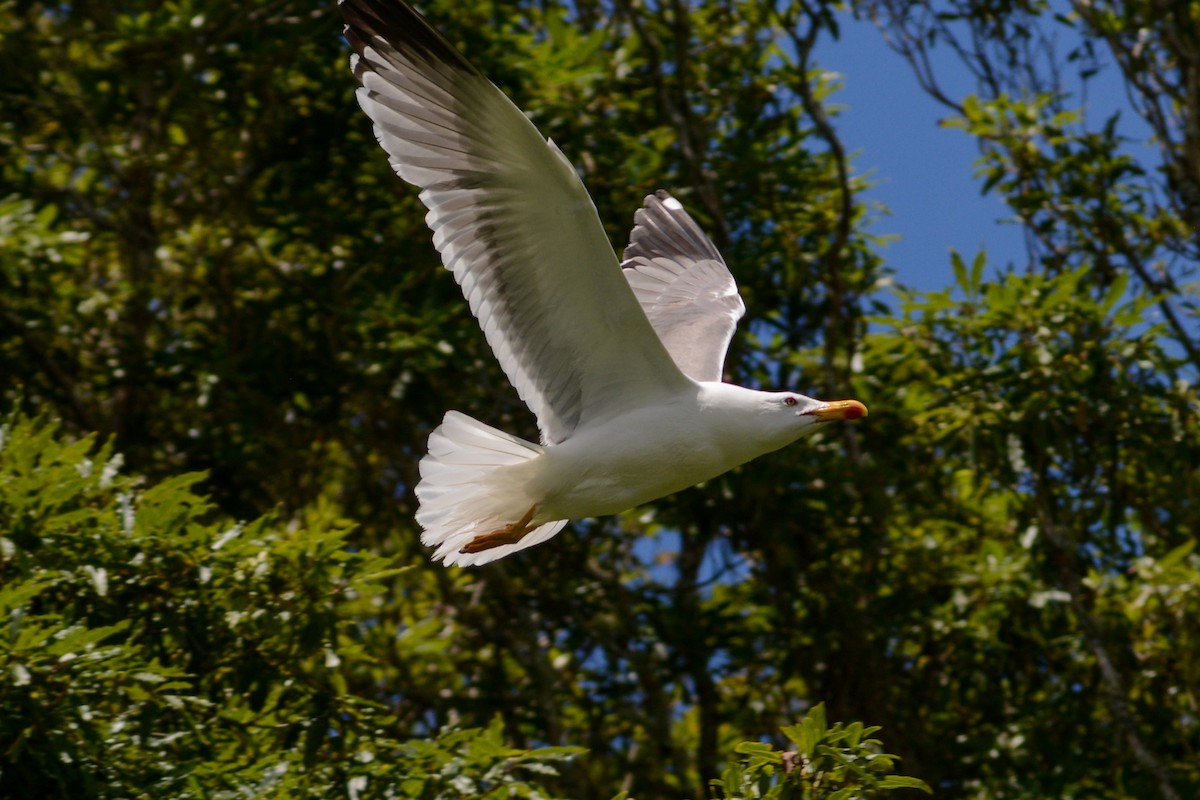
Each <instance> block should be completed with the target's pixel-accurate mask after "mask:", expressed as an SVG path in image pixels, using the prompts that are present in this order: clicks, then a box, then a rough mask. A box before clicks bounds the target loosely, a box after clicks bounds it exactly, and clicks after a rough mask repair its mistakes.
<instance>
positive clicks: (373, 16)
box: [338, 0, 479, 75]
mask: <svg viewBox="0 0 1200 800" xmlns="http://www.w3.org/2000/svg"><path fill="white" fill-rule="evenodd" d="M338 8H339V9H340V10H341V12H342V19H344V20H345V21H346V29H345V32H346V40H347V41H349V42H350V46H351V47H352V48H354V51H355V52H356V53H358V54H359V55H360V56H361V55H362V52H363V49H364V48H366V47H372V46H378V43H377V41H378V40H383V41H384V42H386V43H388V45H390V46H391V47H394V48H396V49H397V50H403V51H407V52H410V53H412V54H413V55H415V56H417V57H419V58H420V59H421V60H422V61H424V62H426V63H429V64H445V65H448V66H450V67H453V68H454V69H455V70H461V71H464V72H469V73H471V74H472V75H478V74H479V72H478V70H476V69H475V67H473V66H472V65H471V62H469V61H467V59H466V58H464V57H463V55H462V53H460V52H458V50H457V49H455V47H454V45H452V44H450V42H448V41H447V40H446V38H445V37H444V36H442V35H441V34H440V33H438V32H437V31H436V30H435V29H434V28H433V27H432V26H431V25H430V24H429V23H428V22H426V21H425V17H423V16H421V14H419V13H418V12H417V10H416V9H414V8H413V7H412V6H410V5H409V4H408V3H405V2H402V1H401V0H338Z"/></svg>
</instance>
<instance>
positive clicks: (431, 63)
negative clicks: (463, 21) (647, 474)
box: [340, 0, 688, 444]
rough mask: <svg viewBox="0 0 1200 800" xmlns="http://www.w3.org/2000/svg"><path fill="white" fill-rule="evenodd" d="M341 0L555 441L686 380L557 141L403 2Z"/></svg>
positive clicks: (442, 230) (524, 390) (373, 107)
mask: <svg viewBox="0 0 1200 800" xmlns="http://www.w3.org/2000/svg"><path fill="white" fill-rule="evenodd" d="M340 6H341V10H342V16H343V17H344V18H345V20H346V39H347V40H348V41H349V42H350V45H351V47H353V48H354V51H355V55H354V56H352V57H351V67H352V69H353V71H354V75H355V77H357V78H358V80H359V82H360V83H361V84H362V88H360V89H359V90H358V102H359V104H360V105H361V106H362V108H363V110H364V111H366V112H367V115H368V116H369V117H370V118H371V120H372V121H373V122H374V123H375V135H376V137H377V138H378V139H379V143H380V144H381V145H382V146H383V149H384V150H386V151H387V153H388V155H389V156H390V157H391V163H392V167H393V168H394V169H395V170H396V172H397V173H398V174H399V175H400V177H401V178H403V179H404V180H406V181H408V182H409V183H413V184H416V185H417V186H419V187H420V188H421V195H420V197H421V202H423V203H424V204H425V206H426V207H427V208H428V209H429V213H428V214H427V215H426V217H425V220H426V222H427V223H428V224H429V227H430V228H432V229H433V242H434V245H435V246H436V247H437V249H438V251H439V252H440V253H441V255H442V263H443V264H445V266H446V268H447V269H448V270H450V271H451V272H453V273H454V278H455V280H457V281H458V283H459V285H460V286H461V287H462V292H463V295H464V296H465V297H466V299H467V302H468V303H469V304H470V306H471V311H472V312H473V313H474V314H475V316H476V317H477V318H478V320H479V324H480V327H482V328H483V332H484V334H485V335H486V337H487V341H488V344H489V345H491V347H492V351H493V352H494V353H495V354H496V358H497V360H499V362H500V366H501V367H503V369H504V372H505V374H506V375H508V379H509V380H510V381H511V382H512V384H513V386H514V387H516V389H517V393H518V394H519V395H520V396H521V399H522V400H524V401H525V403H526V404H527V405H528V406H529V407H530V409H532V410H533V413H534V414H535V415H536V416H537V420H538V427H539V428H540V429H541V432H542V439H543V441H544V442H545V443H547V444H554V443H557V442H560V441H562V440H563V439H565V438H567V437H568V436H569V435H570V434H571V432H572V431H574V430H575V429H576V428H577V427H579V426H580V425H584V424H587V423H589V422H592V421H598V420H600V419H604V418H608V417H611V416H614V415H616V414H618V413H620V412H621V411H624V410H627V409H631V408H634V407H638V406H642V405H645V404H647V403H651V402H654V401H655V400H656V399H657V398H661V397H663V396H665V395H668V394H671V393H674V392H676V391H679V390H681V389H683V388H684V387H685V386H687V385H688V381H687V378H685V377H684V376H683V374H682V373H681V372H680V371H679V369H678V368H677V367H676V366H675V363H674V362H673V361H672V360H671V357H670V355H669V354H668V353H667V351H666V349H665V348H664V346H663V344H662V343H661V342H660V341H659V338H658V337H657V336H655V334H654V330H653V329H652V328H651V326H650V323H649V322H648V321H647V319H646V315H645V314H644V313H643V312H642V309H641V308H640V307H639V306H638V303H637V300H636V298H635V297H634V296H633V293H632V292H631V291H630V289H629V285H628V284H627V283H626V281H625V280H624V278H623V277H622V276H621V271H620V269H619V264H618V262H617V257H616V254H615V253H614V252H613V249H612V245H611V244H609V242H608V239H607V238H606V236H605V234H604V229H603V227H602V226H601V224H600V219H599V217H598V216H597V215H596V207H595V206H594V205H593V204H592V201H591V198H590V197H588V194H587V191H586V190H585V189H584V187H583V183H582V182H581V181H580V180H579V176H578V175H577V174H576V173H575V170H574V169H573V168H572V167H571V165H570V163H569V162H568V161H567V159H566V157H564V156H563V154H562V153H561V152H560V151H559V150H558V148H557V147H555V146H554V144H553V143H552V142H549V141H547V140H546V139H544V138H542V136H541V134H539V133H538V132H537V129H536V128H534V126H533V124H532V123H531V122H530V121H529V120H528V119H527V118H526V117H525V115H524V114H522V113H521V111H520V110H519V109H518V108H517V107H516V106H514V105H513V104H512V103H511V102H510V101H509V99H508V98H507V97H505V96H504V94H503V93H502V92H501V91H500V90H499V89H497V88H496V87H495V86H494V85H492V83H491V82H489V81H488V80H487V79H486V78H484V77H483V76H482V75H481V74H480V73H479V72H478V71H477V70H475V68H474V67H472V66H471V65H470V64H469V63H468V62H467V60H466V59H464V58H463V57H462V56H461V55H460V54H459V53H458V51H456V50H455V49H454V48H453V47H452V46H451V45H450V44H449V43H448V42H447V41H446V40H445V39H443V38H442V36H441V35H440V34H438V33H437V32H436V31H435V30H433V28H431V27H430V26H429V25H428V24H427V23H426V22H425V20H424V18H422V17H421V16H420V15H419V14H418V13H417V12H415V11H414V10H413V9H411V8H410V7H409V6H407V5H406V4H404V3H402V2H398V0H341V2H340Z"/></svg>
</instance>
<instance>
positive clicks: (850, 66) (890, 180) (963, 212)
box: [817, 15, 1025, 290]
mask: <svg viewBox="0 0 1200 800" xmlns="http://www.w3.org/2000/svg"><path fill="white" fill-rule="evenodd" d="M840 21H841V23H842V28H841V38H840V39H839V40H838V41H837V42H831V41H827V42H826V45H825V47H824V48H823V49H822V50H820V51H819V52H818V53H817V56H818V61H819V64H820V66H821V67H822V68H823V69H826V70H829V71H832V72H836V73H839V74H840V75H841V76H842V83H843V89H842V91H840V92H839V93H837V94H836V95H835V96H834V102H836V103H838V104H840V105H842V106H843V107H844V108H843V109H842V111H841V114H840V115H839V117H838V118H837V119H836V120H835V121H834V124H835V125H836V127H837V130H838V133H839V135H840V136H841V137H842V142H843V144H844V145H845V147H846V149H847V151H848V152H850V153H853V154H854V162H853V163H854V167H855V169H856V171H857V172H860V173H861V172H867V173H871V174H872V178H873V180H874V181H875V183H876V185H875V186H874V187H873V188H872V189H871V190H870V191H869V192H868V193H867V194H866V199H868V200H874V201H878V202H881V203H883V204H884V205H885V206H887V208H888V209H889V211H890V215H889V216H887V217H883V218H881V219H880V220H879V221H878V222H876V224H875V225H874V226H873V228H872V229H871V230H872V232H873V233H876V234H896V235H899V237H900V239H899V240H898V241H895V242H892V243H891V244H889V245H888V246H887V247H886V248H885V249H884V251H883V256H884V259H885V261H886V263H887V265H888V266H889V267H891V268H892V269H893V270H895V272H896V279H897V280H898V281H899V282H900V283H904V284H907V285H909V286H912V287H914V288H918V289H926V290H936V289H945V288H947V287H949V286H950V285H951V283H952V282H953V280H954V277H953V275H954V273H953V270H952V269H951V266H950V256H949V252H950V248H951V247H953V248H954V249H956V250H958V251H959V252H960V253H962V254H963V256H964V258H966V259H967V260H968V262H969V261H970V260H971V258H972V257H973V256H974V255H975V253H976V252H977V251H978V250H979V249H980V248H984V249H986V250H987V252H988V264H989V266H990V267H992V268H996V267H1000V266H1002V265H1004V264H1006V263H1007V262H1009V261H1016V262H1023V261H1024V258H1025V256H1024V254H1025V245H1024V240H1023V238H1022V235H1021V230H1020V228H1019V227H1017V226H1016V225H1012V224H1002V223H1000V222H998V220H1000V219H1002V218H1006V217H1008V216H1009V214H1008V210H1007V208H1006V206H1005V205H1004V203H1003V202H1002V201H1001V200H1000V199H999V198H998V197H996V196H994V195H987V196H983V195H981V194H980V192H979V187H980V182H979V181H978V180H977V179H976V178H975V177H974V167H973V164H974V162H975V160H976V158H978V156H979V151H978V149H977V148H976V146H975V141H974V139H972V138H971V137H970V136H968V135H967V134H966V133H964V132H962V131H960V130H955V129H951V128H943V127H940V126H939V124H938V121H939V120H941V119H943V118H945V117H946V116H947V115H948V113H949V112H948V110H947V109H946V108H944V107H943V106H941V105H939V104H938V103H937V102H935V101H934V100H933V99H931V98H930V97H929V96H928V95H926V94H925V93H924V92H923V91H922V90H921V88H920V87H919V86H918V85H917V80H916V78H915V77H914V76H913V73H912V70H911V69H910V68H909V66H908V64H907V63H905V61H904V59H903V58H901V57H900V56H899V55H898V54H896V53H895V52H893V51H892V50H891V48H889V47H888V46H887V45H886V44H885V42H884V40H883V36H882V35H881V34H880V33H879V31H878V30H877V29H876V28H875V26H874V25H873V24H872V23H870V22H866V21H858V20H855V19H853V17H851V16H849V15H843V16H842V18H841V20H840ZM953 66H954V65H953V64H952V63H950V62H947V67H948V68H950V69H952V68H953ZM959 69H960V70H961V67H959ZM951 74H953V73H951ZM963 88H964V89H965V88H966V87H965V86H964V87H963ZM989 271H990V270H989Z"/></svg>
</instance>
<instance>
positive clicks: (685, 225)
mask: <svg viewBox="0 0 1200 800" xmlns="http://www.w3.org/2000/svg"><path fill="white" fill-rule="evenodd" d="M633 222H634V227H633V233H632V234H630V236H629V247H627V248H625V260H624V261H623V262H622V263H621V266H622V267H624V268H625V277H626V278H627V279H628V280H629V285H630V286H631V287H632V288H633V293H634V294H635V295H637V299H638V302H639V303H641V304H642V310H643V311H645V312H646V316H647V317H648V318H649V319H650V324H651V325H653V326H654V330H655V332H657V333H658V338H660V339H662V343H663V344H664V345H666V348H667V351H668V352H669V353H670V354H671V358H673V359H675V363H676V364H678V365H679V369H681V370H683V373H684V374H685V375H687V376H689V377H691V378H692V379H694V380H697V381H719V380H721V369H722V366H723V365H724V363H725V351H726V350H728V349H729V340H730V339H732V338H733V330H734V328H735V327H737V321H738V320H739V319H741V318H742V315H743V314H745V313H746V306H745V304H744V303H742V298H741V297H740V296H739V295H738V290H737V284H736V283H734V281H733V275H731V274H729V268H728V267H726V266H725V260H724V259H723V258H721V254H720V253H718V252H717V248H716V246H715V245H714V244H713V243H712V241H711V240H710V239H709V238H708V237H707V236H705V235H704V231H702V230H700V226H699V225H697V224H696V223H695V221H694V220H693V219H692V218H691V217H690V216H688V213H687V212H686V211H684V210H683V205H682V204H681V203H680V202H679V201H678V200H676V199H675V198H674V197H671V195H669V194H667V193H666V192H664V191H662V190H661V189H660V190H659V191H658V192H657V193H655V194H652V195H650V196H649V197H647V198H646V203H645V205H644V206H643V207H642V208H639V209H638V211H637V213H636V214H635V215H634V217H633Z"/></svg>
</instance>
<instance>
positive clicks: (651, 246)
mask: <svg viewBox="0 0 1200 800" xmlns="http://www.w3.org/2000/svg"><path fill="white" fill-rule="evenodd" d="M633 222H634V227H633V231H632V232H631V233H630V237H629V245H628V246H627V247H626V248H625V255H624V260H625V261H630V260H632V259H633V258H636V257H642V258H647V259H650V258H654V257H656V256H665V257H685V258H690V259H693V260H696V261H704V260H710V261H716V262H718V263H720V264H724V263H725V260H724V259H723V258H721V253H720V251H718V250H717V247H716V245H714V244H713V243H712V240H711V239H709V238H708V236H707V234H705V233H704V231H703V229H701V227H700V226H699V225H697V224H696V221H695V220H694V219H692V217H691V215H690V214H688V213H687V211H686V210H685V209H684V207H683V204H682V203H680V202H679V201H678V200H676V199H675V198H674V197H672V196H671V194H670V193H669V192H667V191H666V190H665V189H659V190H657V191H656V192H655V193H654V194H652V195H647V196H646V199H645V202H644V203H643V205H642V207H641V208H639V209H638V210H637V212H636V213H635V214H634V215H633Z"/></svg>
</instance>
